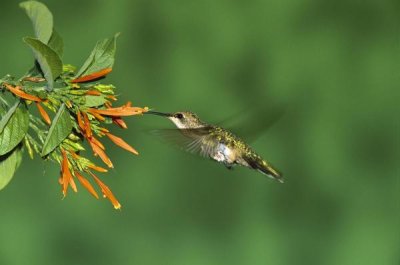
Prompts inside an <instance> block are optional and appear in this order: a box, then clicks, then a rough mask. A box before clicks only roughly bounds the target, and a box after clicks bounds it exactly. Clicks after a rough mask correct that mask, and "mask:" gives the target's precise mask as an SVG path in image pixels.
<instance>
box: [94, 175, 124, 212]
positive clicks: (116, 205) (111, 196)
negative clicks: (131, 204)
mask: <svg viewBox="0 0 400 265" xmlns="http://www.w3.org/2000/svg"><path fill="white" fill-rule="evenodd" d="M89 174H90V175H92V177H93V178H94V180H95V181H96V182H97V185H99V187H100V188H101V191H102V192H103V195H104V197H106V198H108V199H109V200H110V201H111V203H112V205H113V206H114V208H115V209H121V204H120V203H119V202H118V200H117V198H115V196H114V194H113V193H112V192H111V190H110V189H109V188H108V187H107V185H106V184H104V183H103V182H101V180H100V179H99V178H98V177H96V175H95V174H93V173H92V172H90V171H89Z"/></svg>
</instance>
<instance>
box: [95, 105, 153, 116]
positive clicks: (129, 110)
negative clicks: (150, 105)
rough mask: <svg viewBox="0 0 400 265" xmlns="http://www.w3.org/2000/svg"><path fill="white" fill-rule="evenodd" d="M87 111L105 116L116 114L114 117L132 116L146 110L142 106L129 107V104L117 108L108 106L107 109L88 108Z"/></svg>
mask: <svg viewBox="0 0 400 265" xmlns="http://www.w3.org/2000/svg"><path fill="white" fill-rule="evenodd" d="M88 111H89V112H90V113H98V114H101V115H105V116H116V117H120V116H132V115H138V114H143V112H146V110H145V109H143V108H138V107H129V106H122V107H118V108H109V109H94V108H89V109H88Z"/></svg>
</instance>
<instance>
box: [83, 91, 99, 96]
mask: <svg viewBox="0 0 400 265" xmlns="http://www.w3.org/2000/svg"><path fill="white" fill-rule="evenodd" d="M86 95H91V96H100V95H101V92H100V91H98V90H88V91H87V92H86Z"/></svg>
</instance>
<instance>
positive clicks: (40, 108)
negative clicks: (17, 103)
mask: <svg viewBox="0 0 400 265" xmlns="http://www.w3.org/2000/svg"><path fill="white" fill-rule="evenodd" d="M36 106H37V108H38V110H39V113H40V115H41V116H42V118H43V120H44V121H45V122H46V123H47V124H48V125H50V124H51V120H50V117H49V114H47V112H46V111H45V110H44V108H43V107H42V105H40V103H39V102H36Z"/></svg>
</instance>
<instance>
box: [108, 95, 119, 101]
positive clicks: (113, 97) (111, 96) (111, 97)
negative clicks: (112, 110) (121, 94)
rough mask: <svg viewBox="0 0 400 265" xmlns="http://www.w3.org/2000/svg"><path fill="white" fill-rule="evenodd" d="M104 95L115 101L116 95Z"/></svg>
mask: <svg viewBox="0 0 400 265" xmlns="http://www.w3.org/2000/svg"><path fill="white" fill-rule="evenodd" d="M106 97H107V98H109V99H111V100H114V101H117V97H116V96H114V95H107V96H106Z"/></svg>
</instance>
